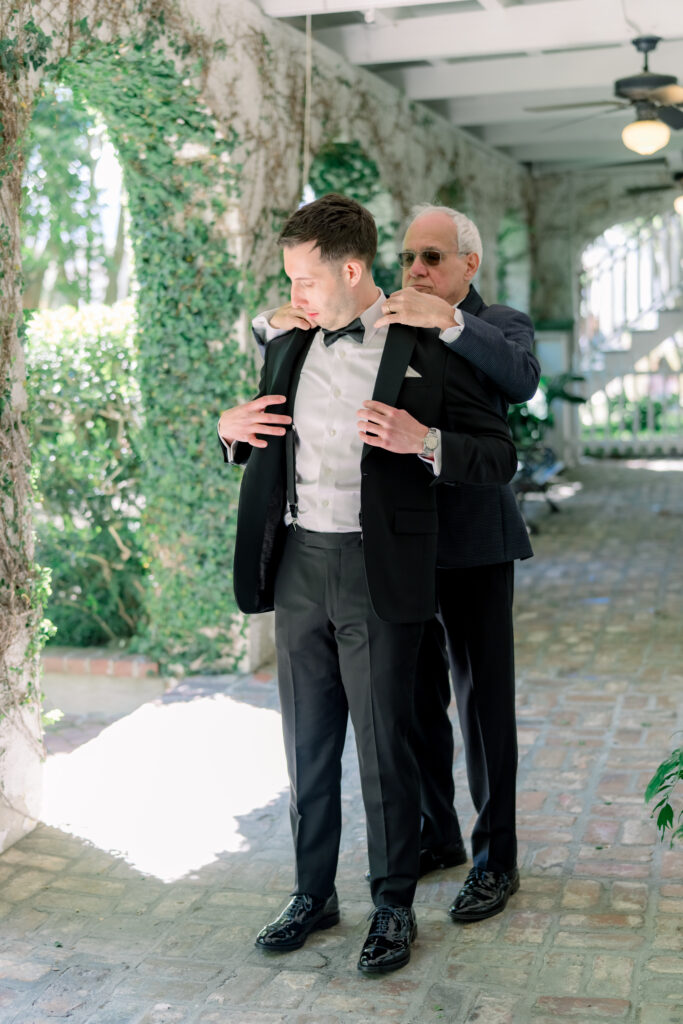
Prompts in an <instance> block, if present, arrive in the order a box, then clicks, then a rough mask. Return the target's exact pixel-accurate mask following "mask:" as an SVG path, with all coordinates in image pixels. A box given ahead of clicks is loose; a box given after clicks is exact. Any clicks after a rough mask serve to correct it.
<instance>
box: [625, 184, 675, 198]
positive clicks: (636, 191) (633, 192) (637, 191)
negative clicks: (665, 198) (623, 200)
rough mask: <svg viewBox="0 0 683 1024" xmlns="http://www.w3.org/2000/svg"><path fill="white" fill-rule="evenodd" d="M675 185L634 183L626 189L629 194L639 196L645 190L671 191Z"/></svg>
mask: <svg viewBox="0 0 683 1024" xmlns="http://www.w3.org/2000/svg"><path fill="white" fill-rule="evenodd" d="M675 187H676V186H675V185H633V186H632V187H631V188H627V189H625V190H624V191H625V192H626V195H629V196H639V195H641V194H643V193H645V192H670V191H671V190H672V189H674V188H675Z"/></svg>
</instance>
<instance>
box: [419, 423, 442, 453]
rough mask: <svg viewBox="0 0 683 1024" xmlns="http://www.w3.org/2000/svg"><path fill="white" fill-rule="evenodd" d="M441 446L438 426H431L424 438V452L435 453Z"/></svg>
mask: <svg viewBox="0 0 683 1024" xmlns="http://www.w3.org/2000/svg"><path fill="white" fill-rule="evenodd" d="M438 447H439V434H438V432H437V429H436V427H430V428H429V430H428V431H427V433H426V434H425V436H424V437H423V439H422V454H423V455H433V454H434V452H435V450H436V449H437V448H438Z"/></svg>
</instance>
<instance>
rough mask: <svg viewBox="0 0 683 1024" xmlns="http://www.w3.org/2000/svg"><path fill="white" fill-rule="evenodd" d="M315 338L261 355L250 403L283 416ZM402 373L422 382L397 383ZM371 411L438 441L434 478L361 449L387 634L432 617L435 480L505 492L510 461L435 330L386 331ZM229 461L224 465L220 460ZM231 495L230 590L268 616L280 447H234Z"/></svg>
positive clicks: (477, 395) (483, 395)
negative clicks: (264, 403) (392, 413)
mask: <svg viewBox="0 0 683 1024" xmlns="http://www.w3.org/2000/svg"><path fill="white" fill-rule="evenodd" d="M314 335H315V331H302V330H294V331H291V332H289V333H288V334H286V335H283V336H282V337H279V338H277V339H275V340H274V341H272V342H271V343H270V344H269V345H268V347H267V349H266V352H265V361H264V365H263V370H262V375H261V383H260V388H259V395H266V394H282V395H286V396H287V399H288V400H287V404H286V405H282V406H278V407H277V408H276V407H273V411H277V412H285V413H288V414H290V415H291V414H292V410H293V408H294V397H295V394H296V387H297V384H298V379H299V374H300V372H301V366H302V364H303V361H304V359H305V355H306V353H307V351H308V348H309V346H310V344H311V342H312V340H313V337H314ZM409 366H412V367H413V369H414V370H415V371H417V373H418V374H419V375H420V376H419V377H416V376H409V377H406V371H407V369H408V367H409ZM372 397H373V398H374V399H376V400H378V401H381V402H385V403H386V404H387V405H391V406H396V407H398V408H403V409H406V410H407V411H408V412H410V413H411V414H412V415H413V416H415V417H416V419H418V420H420V422H422V423H425V424H426V425H428V426H435V427H439V428H440V429H441V430H442V460H443V463H442V467H443V468H442V472H441V475H440V476H439V478H438V480H435V478H434V476H433V474H432V472H431V469H429V468H428V467H427V466H425V465H424V464H423V463H422V461H421V460H420V459H418V458H417V456H415V455H397V454H395V453H391V452H387V451H385V450H384V449H381V448H373V447H371V446H368V445H366V446H365V447H364V450H363V454H362V458H361V524H360V525H361V528H362V532H363V549H364V557H365V566H366V573H367V580H368V586H369V590H370V596H371V600H372V603H373V607H374V609H375V612H376V613H377V615H378V616H379V617H380V618H382V619H385V620H387V621H392V622H420V621H425V620H427V619H429V618H431V617H432V616H433V615H434V613H435V609H436V591H435V566H436V548H437V530H438V524H437V507H436V494H437V492H438V491H440V490H441V489H442V488H441V487H440V486H435V485H439V484H441V483H442V482H443V481H444V480H448V481H453V482H457V481H468V482H470V483H472V484H491V483H495V482H498V483H504V482H506V481H508V480H510V479H511V478H512V476H513V475H514V472H515V470H516V467H517V457H516V452H515V448H514V445H513V443H512V441H511V438H510V433H509V429H508V427H507V423H506V421H505V418H504V417H503V416H502V415H501V413H500V411H498V410H497V409H496V403H495V402H494V401H493V400H492V398H491V396H490V394H489V393H488V390H487V387H486V386H485V385H484V384H483V383H482V382H481V381H480V380H478V379H477V376H476V373H475V371H474V370H473V369H472V367H471V366H470V365H469V364H468V363H467V362H466V361H465V360H464V359H461V358H460V357H459V356H457V355H454V354H453V353H452V352H450V351H449V350H448V349H447V348H446V346H444V344H443V342H441V341H440V340H439V338H438V333H437V332H436V331H433V330H425V329H415V328H409V327H404V326H403V325H395V326H392V327H391V328H390V330H389V333H388V337H387V341H386V345H385V348H384V353H383V356H382V360H381V364H380V368H379V371H378V374H377V378H376V382H375V388H374V392H373V396H372ZM226 458H227V456H226ZM247 460H248V462H247V466H246V469H245V472H244V478H243V481H242V487H241V491H240V503H239V511H238V522H237V538H236V543H235V564H234V586H235V596H236V598H237V603H238V605H239V607H240V608H241V609H242V611H244V612H261V611H269V610H270V609H272V607H273V583H274V577H275V572H276V569H277V565H278V561H279V557H280V553H281V546H282V540H283V534H284V526H283V517H284V512H285V502H286V458H285V442H284V438H269V440H268V446H267V447H266V448H252V447H251V445H248V444H240V445H238V446H237V449H236V452H235V461H236V462H244V461H247Z"/></svg>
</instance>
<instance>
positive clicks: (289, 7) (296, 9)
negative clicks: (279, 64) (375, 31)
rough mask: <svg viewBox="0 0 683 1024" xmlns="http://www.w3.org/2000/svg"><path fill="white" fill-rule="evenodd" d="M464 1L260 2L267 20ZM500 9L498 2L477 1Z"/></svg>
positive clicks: (355, 0)
mask: <svg viewBox="0 0 683 1024" xmlns="http://www.w3.org/2000/svg"><path fill="white" fill-rule="evenodd" d="M465 2H466V0H362V2H360V3H359V0H260V6H261V10H262V11H263V13H264V14H267V15H268V17H269V18H298V17H301V16H302V15H305V14H345V13H347V12H350V11H360V12H361V13H364V12H365V11H367V10H374V11H379V10H381V9H382V8H386V7H422V6H423V5H424V4H448V3H465ZM479 2H480V3H482V4H484V3H490V4H493V5H494V7H493V9H494V10H495V9H497V8H498V7H500V4H499V2H498V0H479Z"/></svg>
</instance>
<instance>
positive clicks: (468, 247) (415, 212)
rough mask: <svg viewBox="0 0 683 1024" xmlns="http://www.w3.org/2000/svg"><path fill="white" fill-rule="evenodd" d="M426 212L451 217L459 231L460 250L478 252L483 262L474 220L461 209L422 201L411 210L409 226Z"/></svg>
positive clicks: (481, 248) (482, 252)
mask: <svg viewBox="0 0 683 1024" xmlns="http://www.w3.org/2000/svg"><path fill="white" fill-rule="evenodd" d="M425 213H445V214H446V216H448V217H450V218H451V220H452V221H453V223H454V224H455V230H456V231H457V233H458V249H459V250H460V252H463V253H468V252H474V253H476V254H477V256H478V257H479V262H480V263H481V261H482V257H483V254H484V250H483V246H482V244H481V235H480V234H479V228H478V227H477V225H476V224H475V223H474V221H471V220H470V218H469V217H466V216H465V214H464V213H460V211H459V210H452V209H451V207H450V206H433V205H432V203H420V204H419V205H418V206H414V207H413V208H412V210H411V211H410V223H409V224H408V227H410V225H411V224H413V223H414V222H415V221H416V220H417V219H418V217H422V216H423V214H425ZM406 230H407V229H406Z"/></svg>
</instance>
